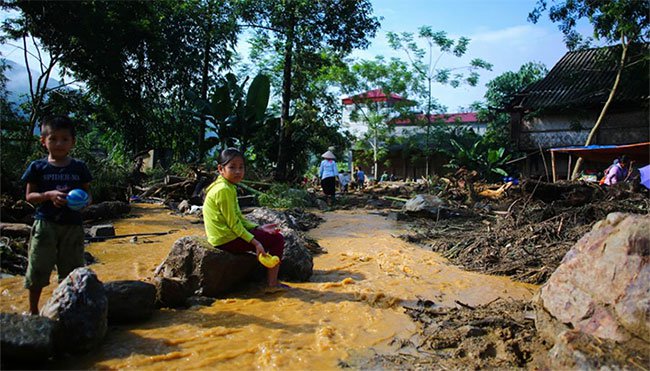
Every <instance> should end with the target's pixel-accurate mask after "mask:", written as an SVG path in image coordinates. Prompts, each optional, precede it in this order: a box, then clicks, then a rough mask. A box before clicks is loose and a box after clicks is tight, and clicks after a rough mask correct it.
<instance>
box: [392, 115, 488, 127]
mask: <svg viewBox="0 0 650 371" xmlns="http://www.w3.org/2000/svg"><path fill="white" fill-rule="evenodd" d="M429 117H430V118H431V122H437V121H440V120H442V121H443V122H444V123H446V124H455V123H459V124H470V123H475V122H479V120H478V117H477V116H476V112H466V113H445V114H434V115H430V116H429ZM417 120H418V121H420V122H424V121H426V115H424V114H419V115H418V116H417ZM391 123H392V124H394V125H401V126H410V125H413V123H411V119H410V118H401V119H395V120H392V121H391Z"/></svg>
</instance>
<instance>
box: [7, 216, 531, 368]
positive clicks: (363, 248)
mask: <svg viewBox="0 0 650 371" xmlns="http://www.w3.org/2000/svg"><path fill="white" fill-rule="evenodd" d="M132 214H133V217H130V218H126V219H122V220H118V221H116V222H115V223H114V225H115V229H116V233H117V234H118V235H124V234H131V233H151V232H168V231H171V233H169V234H166V235H163V236H153V237H138V238H137V240H133V239H132V238H130V237H124V238H118V239H113V240H108V241H105V242H99V243H92V244H90V245H89V246H88V248H87V250H88V251H89V252H90V253H91V254H93V256H95V257H96V258H97V259H98V261H99V263H97V264H94V265H92V266H91V268H92V269H93V270H94V271H95V272H96V273H97V275H98V277H99V278H100V280H102V281H103V282H108V281H114V280H125V279H129V280H130V279H137V280H147V279H149V278H151V277H152V275H153V271H154V269H155V268H156V266H157V265H158V264H160V262H161V261H162V260H163V259H164V258H165V257H166V255H167V253H168V252H169V249H170V247H171V245H172V244H173V242H174V241H175V240H177V239H178V238H180V237H183V236H187V235H204V232H203V225H202V224H198V223H196V218H194V217H181V216H177V215H172V214H171V213H170V212H169V210H166V209H164V208H163V207H162V206H159V205H136V206H135V208H134V211H133V213H132ZM322 216H323V218H324V219H325V222H324V223H323V224H321V225H320V226H319V227H318V228H316V229H314V230H312V231H310V232H309V234H310V235H311V236H312V237H313V238H315V239H316V240H317V241H318V243H319V244H320V245H321V246H322V247H323V248H324V249H326V250H327V253H326V254H321V255H318V256H316V257H314V274H313V276H312V278H311V280H310V282H304V283H289V284H290V285H291V286H292V287H293V288H292V289H291V290H288V291H285V292H279V293H272V294H269V293H267V292H265V291H264V290H263V289H261V288H259V287H257V286H251V287H250V288H248V289H244V290H242V291H241V292H237V293H233V294H230V295H227V296H224V297H221V298H218V299H217V300H216V301H215V302H214V303H213V304H212V305H211V306H195V307H192V308H189V309H179V310H173V309H162V310H158V311H156V312H155V313H154V315H153V317H152V318H151V319H149V320H148V321H145V322H141V323H136V324H132V325H128V326H112V327H110V328H109V331H108V333H107V336H106V339H105V342H104V344H103V345H102V346H101V348H99V349H97V350H95V351H93V352H91V353H89V354H86V355H81V356H79V355H76V356H74V358H67V359H62V360H59V361H57V362H56V363H55V364H53V365H52V367H55V368H65V369H123V368H145V369H151V370H167V369H204V368H210V369H215V368H216V369H335V368H338V366H339V363H340V362H341V361H345V360H346V359H349V358H350V357H365V356H372V355H374V354H386V353H390V352H393V351H395V349H394V346H392V345H390V343H391V340H392V339H394V338H409V337H410V336H411V335H412V334H413V333H414V332H415V330H416V328H415V324H414V323H413V322H412V321H411V319H410V318H409V317H408V316H407V315H406V314H405V313H404V309H403V308H402V305H408V304H409V303H411V302H414V301H416V300H417V299H418V298H423V299H429V300H432V301H433V302H435V303H436V304H437V305H441V306H455V305H456V302H457V301H458V302H461V303H465V304H468V305H478V304H484V303H488V302H491V301H493V300H496V299H497V298H515V299H524V300H527V299H529V298H530V297H531V296H532V295H533V293H534V292H535V291H536V290H537V287H536V286H533V285H526V284H521V283H515V282H513V281H511V280H509V279H507V278H503V277H493V276H486V275H481V274H477V273H472V272H466V271H463V270H461V269H459V268H457V267H454V266H451V265H449V264H448V262H447V261H446V260H445V259H443V258H441V257H440V256H439V255H437V254H435V253H432V252H431V251H426V250H425V249H422V248H420V247H418V246H416V245H413V244H410V243H407V242H405V241H402V240H400V239H398V238H396V237H394V236H395V235H396V234H399V233H403V232H404V229H405V226H404V225H402V224H400V223H399V222H396V221H392V220H388V219H386V218H385V217H383V216H381V215H378V214H369V213H368V212H367V211H364V210H359V211H336V212H328V213H325V214H322ZM193 222H194V223H193ZM52 282H55V278H54V276H53V277H52ZM54 287H55V286H54V284H53V283H51V284H50V286H48V287H46V288H45V289H44V290H43V292H44V294H43V298H42V299H41V305H42V304H43V303H45V301H46V300H47V298H48V297H49V296H50V295H51V292H52V290H53V289H54ZM0 290H1V302H0V310H2V311H3V312H18V313H21V312H24V311H25V310H26V308H27V307H28V306H27V293H26V291H25V290H24V289H23V288H22V277H11V278H4V279H2V280H0Z"/></svg>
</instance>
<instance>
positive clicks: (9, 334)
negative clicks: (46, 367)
mask: <svg viewBox="0 0 650 371" xmlns="http://www.w3.org/2000/svg"><path fill="white" fill-rule="evenodd" d="M0 329H2V331H0V339H1V341H0V349H2V351H1V352H0V354H1V355H2V362H3V363H6V362H16V363H17V364H21V365H22V366H24V365H25V362H30V363H31V362H38V361H43V360H46V359H48V358H49V357H51V356H52V355H54V333H55V330H56V322H55V321H53V320H51V319H49V318H46V317H41V316H29V315H21V314H16V313H0Z"/></svg>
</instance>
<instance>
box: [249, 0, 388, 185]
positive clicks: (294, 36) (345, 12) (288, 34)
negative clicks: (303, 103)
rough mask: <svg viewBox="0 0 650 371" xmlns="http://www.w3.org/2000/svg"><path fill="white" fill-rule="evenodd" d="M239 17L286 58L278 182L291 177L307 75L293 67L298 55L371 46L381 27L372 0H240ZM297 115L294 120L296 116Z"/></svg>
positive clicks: (283, 75) (338, 52) (302, 70)
mask: <svg viewBox="0 0 650 371" xmlns="http://www.w3.org/2000/svg"><path fill="white" fill-rule="evenodd" d="M238 5H239V7H240V10H241V12H240V14H241V16H242V17H243V18H244V19H245V20H246V21H248V22H249V24H248V26H250V27H252V29H253V30H254V31H255V32H256V33H257V34H258V35H259V36H260V37H263V38H266V39H268V40H269V42H270V44H271V45H272V47H273V49H274V50H275V52H276V53H278V54H279V55H282V62H283V63H282V90H281V91H282V98H281V102H282V103H281V112H280V127H279V132H278V133H279V134H278V137H279V143H278V148H277V150H278V153H277V166H276V174H275V177H276V179H278V180H284V179H285V178H286V177H287V170H288V169H287V164H288V161H289V158H288V156H287V154H288V151H287V149H288V148H287V140H288V133H287V131H288V129H289V126H290V119H291V116H292V113H291V111H292V109H295V107H291V102H292V100H293V99H295V96H294V94H293V85H292V84H293V83H294V81H296V80H300V79H301V76H308V75H309V71H308V70H306V69H303V68H302V65H300V64H297V63H294V57H295V56H296V55H304V56H305V57H304V58H303V61H304V60H307V59H308V58H307V57H308V56H311V57H314V59H316V57H318V55H319V54H320V53H321V52H322V51H325V50H327V51H329V52H331V53H337V54H340V55H345V54H348V53H350V52H351V51H352V50H353V49H354V48H363V47H366V46H367V45H368V44H369V38H372V37H373V36H374V35H375V31H376V30H377V28H378V27H379V22H378V21H377V20H376V18H375V17H373V16H371V13H372V6H371V4H370V1H368V0H333V1H311V0H281V1H255V0H248V1H247V0H241V1H239V3H238ZM294 116H295V115H294Z"/></svg>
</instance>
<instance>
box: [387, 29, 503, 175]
mask: <svg viewBox="0 0 650 371" xmlns="http://www.w3.org/2000/svg"><path fill="white" fill-rule="evenodd" d="M387 36H388V43H389V45H390V46H391V47H392V48H393V49H395V50H401V51H403V52H405V53H406V56H407V57H408V59H409V61H410V63H411V67H412V68H413V70H414V71H415V72H416V74H417V76H418V77H419V79H420V81H421V82H422V83H421V84H420V85H419V89H418V92H419V96H420V97H422V98H424V101H425V104H424V107H423V108H424V112H425V113H426V115H425V118H424V122H423V125H424V126H425V127H426V136H425V138H426V144H425V147H424V151H425V157H426V175H427V176H429V156H430V152H431V146H430V138H431V126H432V121H431V113H432V112H433V111H434V110H439V109H441V107H440V106H439V105H438V104H437V102H436V101H435V99H434V97H433V91H432V88H433V84H434V83H436V84H442V85H450V86H452V87H454V88H455V87H458V86H460V85H461V84H467V85H470V86H476V84H477V83H478V80H479V77H480V75H479V72H478V71H479V70H481V69H485V70H491V69H492V65H491V64H490V63H488V62H486V61H484V60H482V59H479V58H474V59H472V60H471V61H470V62H469V64H468V65H466V66H457V67H447V66H442V65H440V62H441V61H442V57H444V56H453V57H456V58H461V57H463V56H464V55H465V53H466V52H467V46H468V45H469V42H470V39H468V38H466V37H460V38H458V40H454V39H451V38H449V37H448V36H447V33H446V32H444V31H435V32H434V31H433V29H432V28H431V27H430V26H422V27H420V28H419V30H418V38H420V39H422V40H423V42H424V43H425V44H426V49H425V48H421V47H420V46H418V44H417V42H416V41H415V39H414V37H413V33H410V32H403V33H401V34H397V33H394V32H388V34H387ZM465 72H468V74H467V75H466V74H465Z"/></svg>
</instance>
